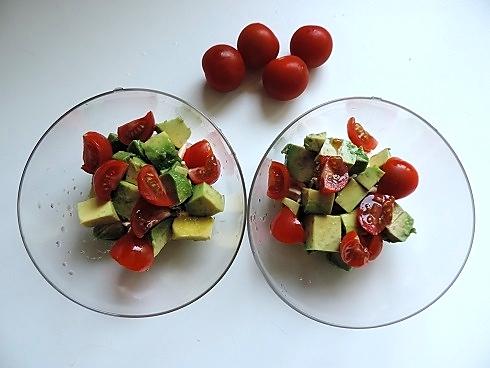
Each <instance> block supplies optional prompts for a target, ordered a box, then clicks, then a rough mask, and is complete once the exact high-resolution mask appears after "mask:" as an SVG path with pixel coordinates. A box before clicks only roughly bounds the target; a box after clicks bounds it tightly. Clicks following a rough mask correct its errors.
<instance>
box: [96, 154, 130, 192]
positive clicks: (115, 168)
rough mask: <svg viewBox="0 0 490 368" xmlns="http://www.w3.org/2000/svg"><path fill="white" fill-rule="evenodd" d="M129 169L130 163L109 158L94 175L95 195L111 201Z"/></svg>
mask: <svg viewBox="0 0 490 368" xmlns="http://www.w3.org/2000/svg"><path fill="white" fill-rule="evenodd" d="M127 169H128V164H127V163H126V162H123V161H119V160H109V161H106V162H104V163H103V164H102V165H101V166H99V168H98V169H97V170H96V171H95V174H94V177H93V184H94V191H95V197H96V198H97V199H98V200H100V201H109V200H110V199H111V193H112V191H113V190H114V189H116V188H117V186H118V185H119V182H120V181H121V179H122V178H123V177H124V174H126V170H127Z"/></svg>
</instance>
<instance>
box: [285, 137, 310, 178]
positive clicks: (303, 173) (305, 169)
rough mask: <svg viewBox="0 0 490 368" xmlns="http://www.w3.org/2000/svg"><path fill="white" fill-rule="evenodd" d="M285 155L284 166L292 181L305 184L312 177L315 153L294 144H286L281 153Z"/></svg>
mask: <svg viewBox="0 0 490 368" xmlns="http://www.w3.org/2000/svg"><path fill="white" fill-rule="evenodd" d="M281 152H282V153H284V154H286V166H287V168H288V171H289V174H291V176H292V177H293V179H295V180H297V181H300V182H302V183H306V182H308V181H310V180H311V178H312V177H313V170H314V168H315V153H314V152H311V151H308V150H307V149H306V148H304V147H301V146H297V145H295V144H288V145H286V147H284V149H283V150H282V151H281Z"/></svg>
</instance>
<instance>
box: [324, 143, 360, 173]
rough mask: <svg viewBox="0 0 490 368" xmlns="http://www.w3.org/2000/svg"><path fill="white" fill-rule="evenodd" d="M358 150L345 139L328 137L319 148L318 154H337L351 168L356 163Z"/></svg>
mask: <svg viewBox="0 0 490 368" xmlns="http://www.w3.org/2000/svg"><path fill="white" fill-rule="evenodd" d="M358 150H359V148H358V147H357V146H355V145H354V144H352V143H351V142H349V141H347V140H345V139H340V138H328V139H326V140H325V143H324V144H323V146H322V148H321V150H320V155H322V156H339V157H340V158H342V161H344V163H345V164H346V165H347V166H348V167H349V168H351V167H352V166H353V165H354V164H355V163H356V160H357V151H358Z"/></svg>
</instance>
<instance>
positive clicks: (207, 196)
mask: <svg viewBox="0 0 490 368" xmlns="http://www.w3.org/2000/svg"><path fill="white" fill-rule="evenodd" d="M185 208H186V210H187V212H188V213H189V215H191V216H213V215H216V214H217V213H219V212H223V210H224V209H225V197H224V196H223V195H221V194H220V193H219V192H218V191H217V190H216V189H214V188H213V187H212V186H211V185H209V184H207V183H202V184H198V185H196V186H194V190H193V193H192V197H191V199H190V200H189V202H187V204H186V206H185Z"/></svg>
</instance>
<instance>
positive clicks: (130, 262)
mask: <svg viewBox="0 0 490 368" xmlns="http://www.w3.org/2000/svg"><path fill="white" fill-rule="evenodd" d="M110 253H111V257H112V258H113V259H114V260H115V261H116V262H117V263H119V264H120V265H121V266H123V267H126V268H127V269H128V270H131V271H136V272H143V271H146V270H148V269H149V268H150V267H151V265H152V264H153V260H154V256H153V246H152V244H151V242H150V241H149V240H148V239H139V238H138V237H136V236H135V235H134V234H133V233H132V232H131V231H129V232H128V233H127V234H126V235H123V236H122V237H121V238H119V239H118V240H117V241H116V242H115V243H114V245H113V246H112V248H111V252H110Z"/></svg>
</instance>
